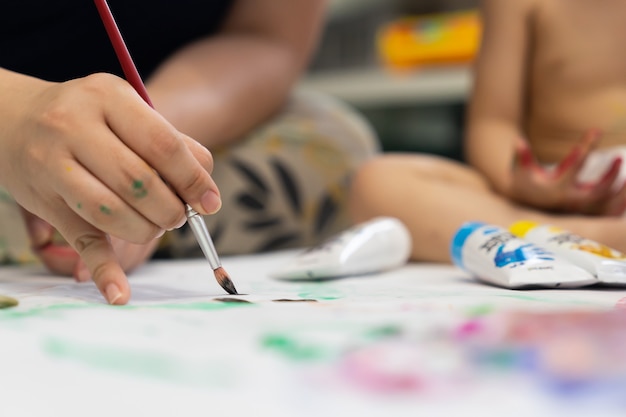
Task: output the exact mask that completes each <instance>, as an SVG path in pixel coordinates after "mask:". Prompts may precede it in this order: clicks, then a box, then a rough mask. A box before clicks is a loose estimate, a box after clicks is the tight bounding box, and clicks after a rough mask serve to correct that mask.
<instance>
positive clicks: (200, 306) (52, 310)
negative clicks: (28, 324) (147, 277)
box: [0, 301, 255, 321]
mask: <svg viewBox="0 0 626 417" xmlns="http://www.w3.org/2000/svg"><path fill="white" fill-rule="evenodd" d="M249 306H255V304H246V303H221V302H217V301H210V302H195V303H187V304H154V305H143V306H132V305H125V306H109V305H107V304H96V303H68V304H54V305H49V306H44V307H35V308H31V309H29V310H4V311H1V312H0V321H1V320H2V319H5V318H29V317H42V316H45V317H48V318H50V317H60V316H61V315H60V314H59V313H64V312H67V311H70V310H79V309H101V310H104V309H113V310H158V309H169V310H196V311H216V310H227V309H231V308H241V307H249Z"/></svg>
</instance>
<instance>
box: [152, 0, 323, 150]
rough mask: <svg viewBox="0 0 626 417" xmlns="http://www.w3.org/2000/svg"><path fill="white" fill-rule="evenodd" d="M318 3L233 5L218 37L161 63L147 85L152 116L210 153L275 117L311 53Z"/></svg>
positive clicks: (279, 0)
mask: <svg viewBox="0 0 626 417" xmlns="http://www.w3.org/2000/svg"><path fill="white" fill-rule="evenodd" d="M324 3H325V2H324V1H323V0H236V1H235V4H234V5H233V9H232V11H231V13H230V15H229V17H228V18H227V20H226V22H225V23H224V25H223V27H222V30H221V31H220V33H219V34H218V35H216V36H212V37H208V38H206V39H202V40H200V41H197V42H195V43H193V44H191V45H188V46H187V47H185V48H183V49H181V50H180V51H178V52H177V53H175V54H174V55H173V56H171V57H170V58H169V59H168V60H167V61H165V62H164V63H163V64H162V65H161V66H160V67H159V68H158V70H157V71H156V72H155V74H154V75H153V76H152V77H151V78H150V79H149V80H148V81H147V88H148V91H149V94H150V96H151V99H152V101H153V102H154V105H155V108H156V109H157V110H158V111H159V112H160V113H161V114H162V115H163V116H165V118H166V119H167V120H169V121H170V122H171V123H172V124H173V125H174V126H176V127H177V129H179V130H180V131H182V132H185V133H186V134H188V135H189V136H191V137H193V138H194V139H196V140H198V141H199V142H200V143H202V144H204V145H205V146H207V147H209V148H210V149H213V148H214V147H215V146H220V145H227V144H230V143H232V142H233V141H235V140H236V139H239V138H240V137H241V136H242V135H244V134H245V133H247V132H248V131H250V129H252V128H253V127H254V126H257V125H259V124H260V123H261V122H263V121H264V120H266V119H267V118H268V117H270V116H271V115H272V114H274V113H275V112H276V111H277V110H278V109H279V108H280V106H281V105H282V104H283V103H284V101H285V98H286V97H287V95H288V93H289V91H290V89H291V87H292V86H293V84H294V82H295V81H296V80H297V79H298V77H299V75H300V74H301V72H302V71H303V69H304V68H305V66H306V65H307V63H308V61H309V57H310V56H311V54H312V52H313V50H314V47H315V45H316V39H317V37H318V32H319V30H320V24H321V21H322V18H323V11H324Z"/></svg>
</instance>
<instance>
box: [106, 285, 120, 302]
mask: <svg viewBox="0 0 626 417" xmlns="http://www.w3.org/2000/svg"><path fill="white" fill-rule="evenodd" d="M104 292H105V294H106V298H107V301H108V302H109V304H111V305H113V304H115V302H116V301H117V300H119V299H120V298H122V293H121V292H120V289H119V288H117V285H115V284H113V283H110V284H109V285H107V286H106V289H105V290H104Z"/></svg>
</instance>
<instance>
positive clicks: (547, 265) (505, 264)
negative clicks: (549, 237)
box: [450, 222, 597, 288]
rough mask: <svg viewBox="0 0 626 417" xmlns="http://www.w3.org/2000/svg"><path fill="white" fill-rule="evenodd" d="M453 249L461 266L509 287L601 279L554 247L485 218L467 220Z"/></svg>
mask: <svg viewBox="0 0 626 417" xmlns="http://www.w3.org/2000/svg"><path fill="white" fill-rule="evenodd" d="M450 252H451V257H452V261H453V262H454V264H455V265H457V266H458V267H459V268H461V269H463V270H465V271H467V272H469V273H470V274H472V275H473V276H475V277H476V278H478V279H479V280H481V281H485V282H489V283H492V284H495V285H499V286H501V287H505V288H533V287H542V288H575V287H583V286H586V285H592V284H595V283H597V280H596V278H595V277H594V276H593V274H591V273H590V272H588V271H586V270H585V269H583V268H581V267H579V266H576V265H574V264H573V263H571V262H568V261H567V260H566V259H565V258H563V257H561V256H558V255H556V254H555V253H554V252H552V251H551V250H549V249H546V248H544V247H541V246H539V245H536V244H533V243H531V242H529V241H527V240H526V239H522V238H518V237H516V236H515V235H513V234H512V233H511V232H510V231H509V230H507V229H505V228H502V227H499V226H495V225H489V224H485V223H482V222H468V223H465V224H463V225H462V226H461V227H460V228H459V229H458V230H457V232H456V234H455V235H454V237H453V239H452V243H451V245H450Z"/></svg>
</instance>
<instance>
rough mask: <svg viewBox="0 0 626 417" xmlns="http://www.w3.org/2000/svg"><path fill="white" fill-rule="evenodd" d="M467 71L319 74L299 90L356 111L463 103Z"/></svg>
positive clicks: (376, 70)
mask: <svg viewBox="0 0 626 417" xmlns="http://www.w3.org/2000/svg"><path fill="white" fill-rule="evenodd" d="M471 81H472V80H471V72H470V70H469V68H467V67H438V68H424V69H420V70H416V71H414V72H411V73H406V74H395V73H389V72H388V71H385V70H383V69H380V68H360V69H348V70H330V71H319V72H315V73H311V74H309V75H308V76H307V77H306V78H305V79H303V81H302V82H301V83H300V87H302V88H306V89H313V90H316V91H321V92H324V93H327V94H331V95H333V96H335V97H337V98H339V99H341V100H344V101H346V102H348V103H350V104H353V105H355V106H358V107H380V106H396V105H403V104H411V105H417V104H435V103H445V102H454V103H457V102H462V101H465V99H466V98H467V96H468V94H469V91H470V88H471Z"/></svg>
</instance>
